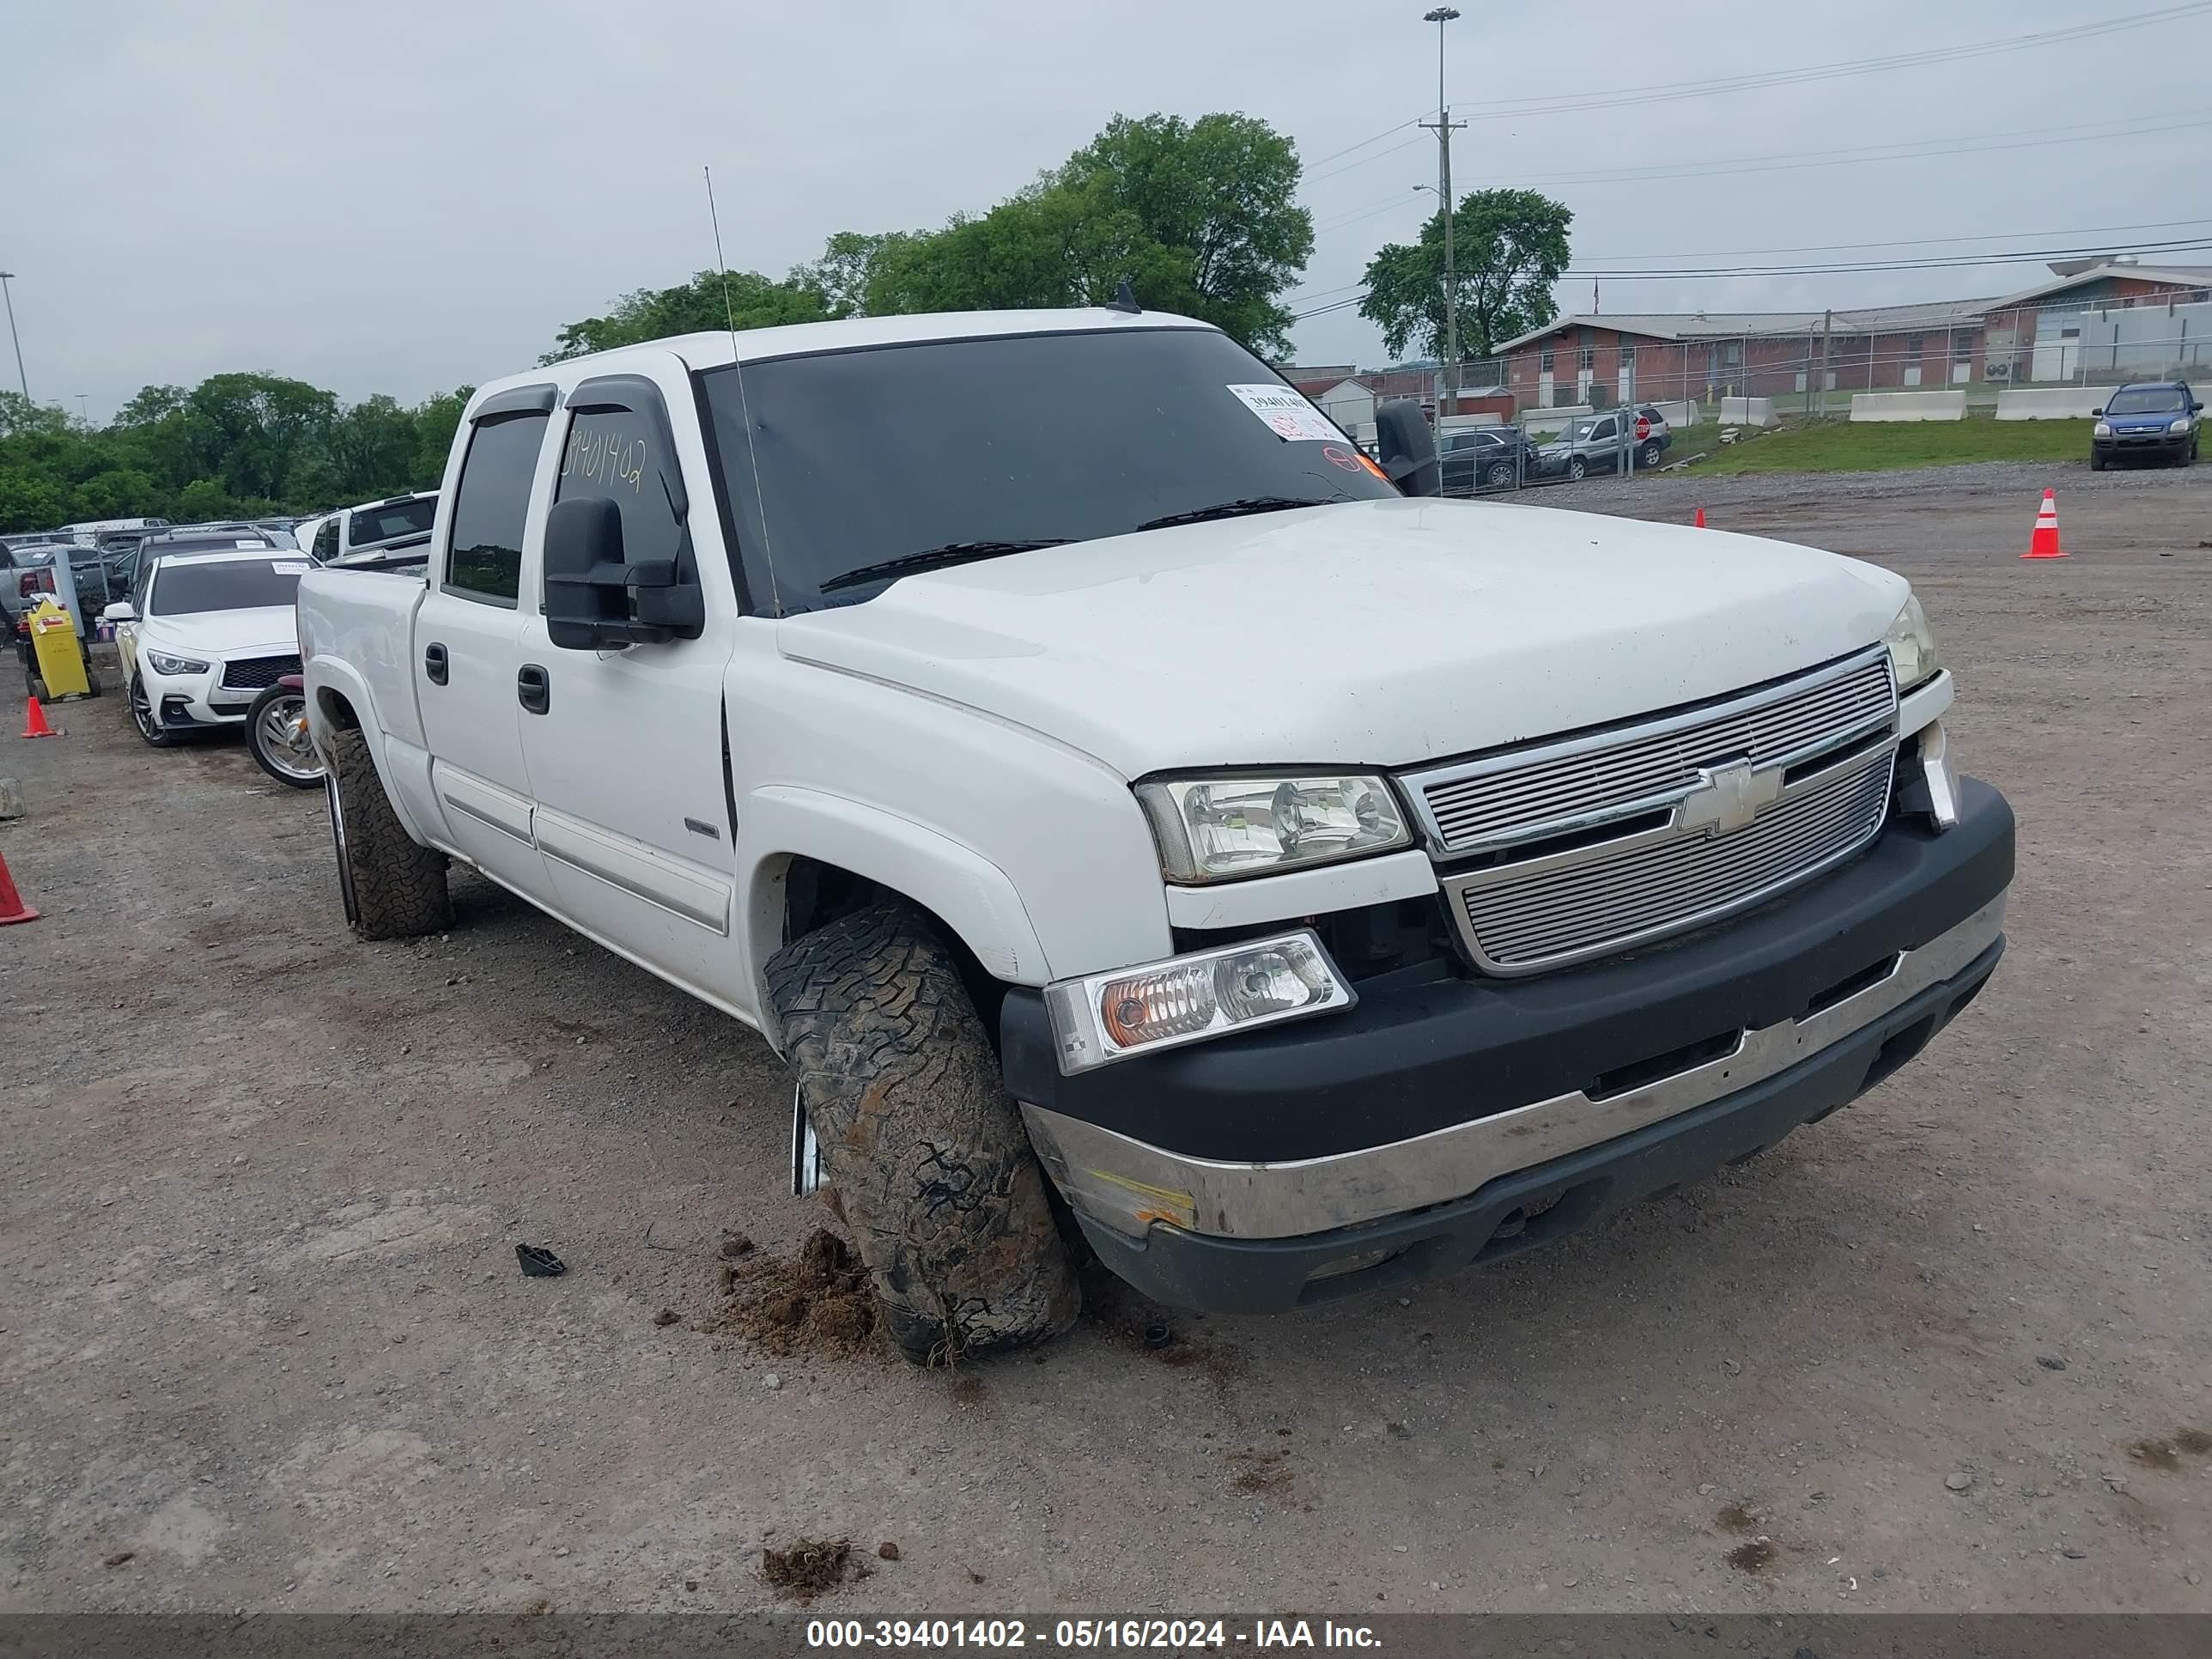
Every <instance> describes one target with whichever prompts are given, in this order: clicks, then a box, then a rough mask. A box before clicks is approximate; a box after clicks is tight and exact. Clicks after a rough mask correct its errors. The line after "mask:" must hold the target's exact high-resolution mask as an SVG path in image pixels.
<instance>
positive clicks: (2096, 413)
mask: <svg viewBox="0 0 2212 1659" xmlns="http://www.w3.org/2000/svg"><path fill="white" fill-rule="evenodd" d="M2089 416H2090V418H2091V419H2092V420H2099V421H2101V420H2103V419H2104V418H2105V411H2104V409H2103V408H2102V407H2101V406H2100V407H2098V408H2096V409H2093V410H2090V411H2089Z"/></svg>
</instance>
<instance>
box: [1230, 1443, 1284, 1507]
mask: <svg viewBox="0 0 2212 1659" xmlns="http://www.w3.org/2000/svg"><path fill="white" fill-rule="evenodd" d="M1238 1461H1239V1462H1242V1463H1243V1466H1244V1467H1243V1469H1242V1470H1240V1471H1239V1472H1238V1474H1237V1477H1236V1479H1235V1480H1231V1482H1230V1483H1229V1484H1230V1485H1231V1486H1234V1487H1235V1488H1236V1489H1237V1491H1238V1492H1249V1493H1252V1494H1254V1495H1255V1496H1256V1495H1257V1494H1259V1493H1261V1492H1287V1491H1289V1490H1290V1486H1291V1472H1290V1470H1289V1469H1287V1468H1285V1467H1284V1466H1283V1454H1282V1453H1281V1452H1279V1451H1265V1452H1249V1451H1248V1452H1244V1453H1242V1454H1241V1455H1239V1458H1238Z"/></svg>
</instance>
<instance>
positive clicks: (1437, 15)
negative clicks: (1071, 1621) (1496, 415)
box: [1421, 6, 1467, 416]
mask: <svg viewBox="0 0 2212 1659" xmlns="http://www.w3.org/2000/svg"><path fill="white" fill-rule="evenodd" d="M1458 17H1459V13H1458V12H1457V11H1456V10H1455V9H1453V8H1451V7H1449V6H1438V7H1437V8H1436V9H1434V10H1432V11H1425V12H1423V13H1422V14H1421V21H1423V22H1424V23H1434V24H1435V25H1436V26H1437V118H1436V123H1435V125H1436V133H1437V198H1438V200H1439V201H1440V202H1441V203H1442V204H1443V215H1444V384H1445V385H1446V386H1448V387H1449V389H1450V393H1451V397H1452V400H1453V402H1454V403H1457V401H1458V399H1459V281H1458V272H1457V270H1455V267H1454V264H1453V261H1452V189H1451V136H1452V126H1453V122H1452V118H1451V106H1449V104H1447V103H1446V102H1445V101H1444V25H1445V24H1447V23H1450V22H1454V21H1457V20H1458ZM1421 125H1423V126H1427V125H1430V124H1429V123H1428V122H1426V121H1424V122H1423V123H1421ZM1458 125H1461V126H1465V125H1467V123H1466V122H1464V121H1462V122H1460V123H1459V124H1458ZM1437 414H1438V415H1439V416H1442V414H1443V410H1442V409H1439V410H1437Z"/></svg>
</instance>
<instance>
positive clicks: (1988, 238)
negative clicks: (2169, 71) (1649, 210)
mask: <svg viewBox="0 0 2212 1659" xmlns="http://www.w3.org/2000/svg"><path fill="white" fill-rule="evenodd" d="M2198 225H2212V219H2160V220H2154V221H2153V222H2151V223H2149V224H2147V225H2084V226H2083V227H2082V228H2081V229H2079V230H1990V231H1982V232H1979V233H1978V234H1974V235H1972V236H1909V237H1906V238H1905V239H1903V240H1899V241H1893V242H1813V243H1809V244H1808V245H1806V246H1802V247H1713V248H1699V249H1697V250H1695V251H1693V252H1688V253H1593V254H1591V255H1590V256H1589V257H1590V258H1593V259H1624V260H1626V259H1695V258H1699V257H1701V256H1702V257H1705V258H1743V257H1747V256H1750V255H1755V254H1771V253H1857V252H1864V251H1865V250H1867V249H1869V248H1878V247H1924V246H1932V245H1934V244H1936V243H1939V242H1997V241H2009V240H2014V239H2015V238H2017V237H2021V236H2106V235H2114V234H2122V233H2126V232H2132V231H2138V230H2186V229H2190V228H2193V227H2195V226H2198ZM1346 286H1347V287H1350V286H1353V285H1352V284H1350V283H1347V284H1346ZM1323 291H1324V292H1326V293H1334V292H1336V290H1335V289H1324V290H1323Z"/></svg>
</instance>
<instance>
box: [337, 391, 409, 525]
mask: <svg viewBox="0 0 2212 1659" xmlns="http://www.w3.org/2000/svg"><path fill="white" fill-rule="evenodd" d="M416 443H417V441H416V427H415V412H414V411H413V410H407V409H402V408H401V407H400V406H399V405H398V403H396V402H395V401H393V399H392V398H389V397H387V396H386V395H385V394H384V393H383V392H377V393H375V394H374V396H372V397H368V398H363V399H362V401H361V402H359V403H357V404H354V405H353V407H352V408H350V409H348V410H344V411H343V413H341V414H340V415H339V416H337V419H335V420H334V421H332V422H331V434H330V465H331V472H332V474H333V478H332V483H333V485H334V487H335V489H336V490H337V494H338V495H340V496H341V497H343V498H345V499H347V500H350V501H359V500H362V499H363V498H365V497H368V496H371V495H391V494H392V493H393V492H395V491H397V490H402V489H410V488H411V487H412V482H413V479H414V477H415V456H416Z"/></svg>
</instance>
